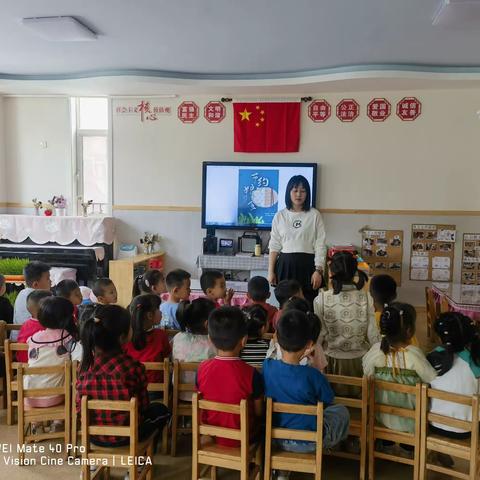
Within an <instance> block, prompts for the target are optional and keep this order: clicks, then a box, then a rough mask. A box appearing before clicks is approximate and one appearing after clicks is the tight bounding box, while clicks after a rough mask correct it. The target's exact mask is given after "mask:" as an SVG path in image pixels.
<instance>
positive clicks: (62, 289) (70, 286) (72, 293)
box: [54, 279, 83, 322]
mask: <svg viewBox="0 0 480 480" xmlns="http://www.w3.org/2000/svg"><path fill="white" fill-rule="evenodd" d="M54 290H55V295H56V296H57V297H63V298H66V299H67V300H69V301H70V302H72V304H73V317H74V319H75V322H77V321H78V306H79V305H81V304H82V302H83V296H82V291H81V290H80V287H79V286H78V283H77V282H76V281H75V280H70V279H66V280H62V281H61V282H59V283H57V285H55V289H54Z"/></svg>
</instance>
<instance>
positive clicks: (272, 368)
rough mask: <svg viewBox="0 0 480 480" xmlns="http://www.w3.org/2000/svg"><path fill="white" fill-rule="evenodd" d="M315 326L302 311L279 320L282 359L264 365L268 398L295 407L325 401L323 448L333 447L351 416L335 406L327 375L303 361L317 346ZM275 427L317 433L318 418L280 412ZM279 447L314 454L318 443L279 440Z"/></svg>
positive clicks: (288, 312)
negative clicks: (294, 405) (313, 330)
mask: <svg viewBox="0 0 480 480" xmlns="http://www.w3.org/2000/svg"><path fill="white" fill-rule="evenodd" d="M313 336H314V332H312V324H311V323H310V322H309V321H308V319H307V315H306V314H305V313H303V312H301V311H299V310H288V311H286V312H284V313H283V315H282V316H281V317H280V321H279V322H278V325H277V338H278V342H279V344H280V348H281V350H282V360H272V359H267V360H265V361H264V362H263V377H264V380H265V396H266V397H270V398H271V399H272V400H273V401H274V402H281V403H292V404H296V405H316V404H317V403H318V402H323V404H324V413H323V424H324V429H323V446H324V448H332V447H334V446H335V445H337V444H338V443H340V442H341V441H342V440H345V439H346V438H347V435H348V429H349V423H350V415H349V413H348V410H347V408H346V407H345V406H343V405H333V400H334V393H333V390H332V388H331V386H330V384H329V383H328V381H327V379H326V378H325V376H324V375H323V374H322V373H320V372H319V371H318V370H317V369H315V368H312V367H309V366H307V365H300V362H301V361H302V360H303V359H304V358H305V357H307V356H308V355H309V354H310V351H311V350H312V349H313V347H314V342H313V341H312V337H313ZM273 421H274V428H292V429H297V430H311V431H316V429H317V419H316V417H314V416H310V415H295V414H284V413H279V414H276V415H275V416H274V420H273ZM278 443H279V446H280V447H281V448H282V449H284V450H287V451H290V452H297V453H307V452H314V451H315V449H316V443H314V442H306V441H298V440H279V441H278Z"/></svg>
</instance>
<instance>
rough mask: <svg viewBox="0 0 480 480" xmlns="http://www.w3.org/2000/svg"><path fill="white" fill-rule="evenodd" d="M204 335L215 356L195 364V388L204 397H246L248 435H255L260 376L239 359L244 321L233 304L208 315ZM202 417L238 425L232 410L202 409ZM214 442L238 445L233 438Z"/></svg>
mask: <svg viewBox="0 0 480 480" xmlns="http://www.w3.org/2000/svg"><path fill="white" fill-rule="evenodd" d="M208 335H209V337H210V340H211V341H212V343H213V345H214V346H215V348H216V349H217V356H216V357H215V358H212V359H210V360H205V361H203V362H202V363H201V364H200V366H199V367H198V372H197V390H198V392H200V393H201V394H202V395H203V398H204V399H205V400H210V401H213V402H221V403H232V404H239V403H240V401H241V400H243V399H247V400H248V408H249V417H248V418H249V423H250V425H249V427H250V437H251V438H252V437H254V436H255V433H256V432H255V431H254V425H256V424H257V425H258V421H257V422H256V418H255V417H257V418H258V417H261V416H262V414H263V392H264V388H263V379H262V376H261V375H260V374H259V373H258V372H257V370H256V369H255V368H253V367H252V366H250V365H248V364H247V363H245V362H244V361H243V360H240V358H239V356H240V352H241V350H242V348H243V347H244V346H245V344H246V343H247V338H248V336H247V323H246V319H245V316H244V314H243V312H242V311H241V310H240V309H239V308H236V307H220V308H217V309H216V310H214V311H213V312H212V313H211V314H210V317H209V319H208ZM202 421H203V422H204V423H206V424H209V425H216V426H221V427H227V428H240V416H239V415H235V414H232V413H223V412H213V411H204V412H203V416H202ZM216 440H217V443H218V444H219V445H224V446H228V447H238V446H239V442H238V441H237V440H230V439H227V438H220V437H217V439H216Z"/></svg>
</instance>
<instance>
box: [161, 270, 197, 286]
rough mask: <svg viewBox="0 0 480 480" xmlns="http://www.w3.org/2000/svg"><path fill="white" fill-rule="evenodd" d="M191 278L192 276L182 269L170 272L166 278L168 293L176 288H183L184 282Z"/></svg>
mask: <svg viewBox="0 0 480 480" xmlns="http://www.w3.org/2000/svg"><path fill="white" fill-rule="evenodd" d="M190 277H191V275H190V274H189V273H188V272H187V271H185V270H182V269H181V268H177V269H176V270H172V271H171V272H168V274H167V277H166V278H165V283H166V285H167V289H168V291H170V290H173V289H174V288H175V287H177V288H182V286H183V282H185V280H188V279H189V278H190Z"/></svg>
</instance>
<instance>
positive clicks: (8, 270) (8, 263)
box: [0, 257, 30, 282]
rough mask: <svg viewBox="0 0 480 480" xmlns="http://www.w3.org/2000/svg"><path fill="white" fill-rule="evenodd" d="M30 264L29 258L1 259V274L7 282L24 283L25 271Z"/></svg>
mask: <svg viewBox="0 0 480 480" xmlns="http://www.w3.org/2000/svg"><path fill="white" fill-rule="evenodd" d="M29 262H30V260H29V259H28V258H16V257H14V258H0V273H1V274H2V275H3V276H4V277H5V280H6V281H7V282H23V281H24V280H25V278H24V276H23V269H24V268H25V265H27V263H29Z"/></svg>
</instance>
